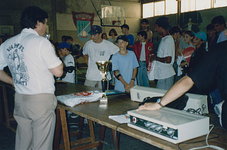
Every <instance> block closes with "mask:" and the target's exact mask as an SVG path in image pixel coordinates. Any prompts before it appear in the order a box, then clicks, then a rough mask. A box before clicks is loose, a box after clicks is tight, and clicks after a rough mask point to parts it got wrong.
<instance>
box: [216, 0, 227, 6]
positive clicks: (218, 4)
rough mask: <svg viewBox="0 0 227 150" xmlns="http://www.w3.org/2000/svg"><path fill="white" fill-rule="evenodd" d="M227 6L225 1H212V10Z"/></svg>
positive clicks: (226, 0)
mask: <svg viewBox="0 0 227 150" xmlns="http://www.w3.org/2000/svg"><path fill="white" fill-rule="evenodd" d="M224 6H227V0H214V8H216V7H224Z"/></svg>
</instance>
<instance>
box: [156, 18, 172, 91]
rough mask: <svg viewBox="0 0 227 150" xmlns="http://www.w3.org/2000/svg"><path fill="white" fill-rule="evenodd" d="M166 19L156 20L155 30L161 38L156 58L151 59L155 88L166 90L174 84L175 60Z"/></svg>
mask: <svg viewBox="0 0 227 150" xmlns="http://www.w3.org/2000/svg"><path fill="white" fill-rule="evenodd" d="M169 28H170V25H169V22H168V18H166V17H160V18H158V19H157V20H156V23H155V30H156V31H157V32H158V33H159V34H160V36H161V37H162V39H161V42H160V44H159V46H158V51H157V56H155V58H153V60H156V65H155V68H154V78H155V79H157V80H158V82H157V88H160V89H165V90H168V89H169V88H170V87H171V86H172V85H173V82H174V75H175V74H176V73H175V71H174V69H173V63H174V59H175V44H174V40H173V37H172V36H171V35H170V34H169Z"/></svg>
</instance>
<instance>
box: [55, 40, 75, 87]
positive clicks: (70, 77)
mask: <svg viewBox="0 0 227 150" xmlns="http://www.w3.org/2000/svg"><path fill="white" fill-rule="evenodd" d="M70 48H71V45H70V44H68V43H67V42H61V43H59V44H58V49H59V51H61V55H62V56H63V57H62V60H63V62H64V65H65V66H64V72H65V76H63V77H62V78H61V80H62V81H65V82H69V83H75V60H74V58H73V56H72V55H71V49H70Z"/></svg>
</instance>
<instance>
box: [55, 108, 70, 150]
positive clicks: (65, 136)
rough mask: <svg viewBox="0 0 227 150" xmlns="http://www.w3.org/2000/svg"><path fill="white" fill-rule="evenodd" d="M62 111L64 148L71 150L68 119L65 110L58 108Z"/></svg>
mask: <svg viewBox="0 0 227 150" xmlns="http://www.w3.org/2000/svg"><path fill="white" fill-rule="evenodd" d="M58 109H59V111H60V119H61V124H62V136H63V141H64V150H70V140H69V132H68V126H67V120H66V113H65V110H64V109H62V108H58Z"/></svg>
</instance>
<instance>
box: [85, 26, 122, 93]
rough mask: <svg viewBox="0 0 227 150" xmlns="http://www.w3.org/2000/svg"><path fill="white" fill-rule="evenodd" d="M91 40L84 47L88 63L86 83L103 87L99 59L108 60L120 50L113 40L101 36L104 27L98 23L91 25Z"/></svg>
mask: <svg viewBox="0 0 227 150" xmlns="http://www.w3.org/2000/svg"><path fill="white" fill-rule="evenodd" d="M89 33H90V34H91V40H89V41H87V42H86V43H85V45H84V48H83V55H84V58H85V60H86V62H87V64H88V68H87V73H86V80H85V83H84V85H86V86H91V87H98V88H100V89H101V88H102V86H101V79H102V77H101V73H100V71H99V70H98V67H97V65H96V62H97V61H108V60H109V59H110V56H111V55H112V54H114V53H116V52H118V51H119V48H118V47H117V46H116V45H114V44H113V43H112V42H110V41H107V40H104V39H102V38H101V34H102V28H101V27H100V26H98V25H93V26H92V27H91V31H90V32H89Z"/></svg>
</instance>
